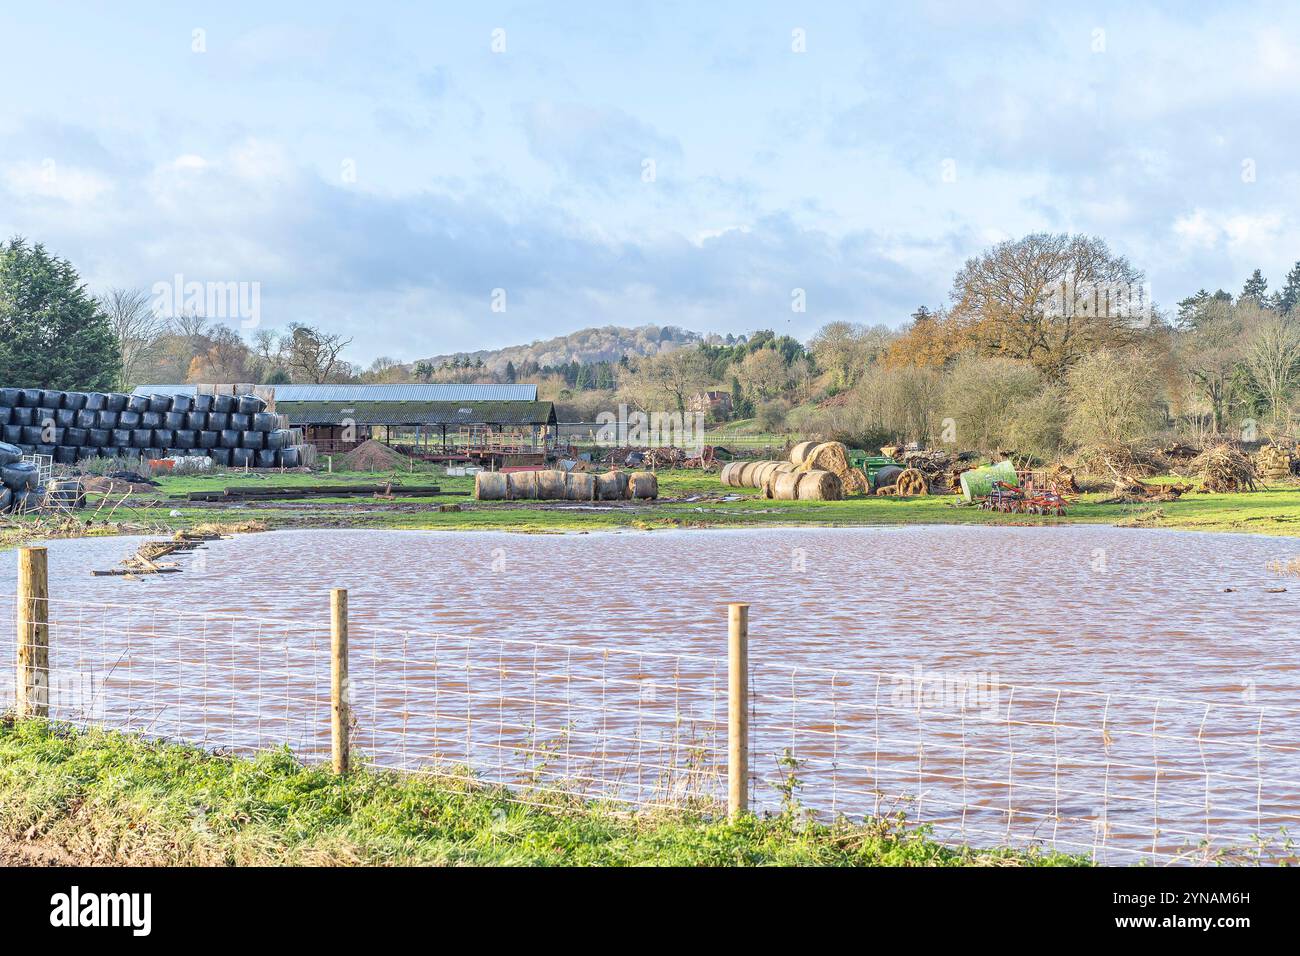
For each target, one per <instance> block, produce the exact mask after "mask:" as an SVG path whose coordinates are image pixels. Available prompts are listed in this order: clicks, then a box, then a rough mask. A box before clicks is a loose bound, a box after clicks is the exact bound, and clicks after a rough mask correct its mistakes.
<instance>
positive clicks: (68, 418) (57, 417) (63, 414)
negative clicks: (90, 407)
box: [54, 408, 77, 428]
mask: <svg viewBox="0 0 1300 956" xmlns="http://www.w3.org/2000/svg"><path fill="white" fill-rule="evenodd" d="M54 424H56V425H58V426H59V427H60V428H71V427H72V426H73V425H75V424H77V413H76V412H74V411H73V410H72V409H70V408H58V409H55V410H54Z"/></svg>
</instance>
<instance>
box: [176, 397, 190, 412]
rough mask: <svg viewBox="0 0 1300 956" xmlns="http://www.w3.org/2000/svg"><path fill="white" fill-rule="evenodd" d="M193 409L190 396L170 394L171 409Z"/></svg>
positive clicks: (187, 410) (186, 410)
mask: <svg viewBox="0 0 1300 956" xmlns="http://www.w3.org/2000/svg"><path fill="white" fill-rule="evenodd" d="M193 409H194V399H192V398H190V396H188V395H173V396H172V411H174V412H189V411H193Z"/></svg>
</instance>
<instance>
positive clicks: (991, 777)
mask: <svg viewBox="0 0 1300 956" xmlns="http://www.w3.org/2000/svg"><path fill="white" fill-rule="evenodd" d="M135 544H136V542H135V541H134V540H132V539H126V538H104V539H90V540H80V541H59V542H53V543H51V545H50V591H51V598H52V611H51V617H52V619H53V621H54V625H53V627H52V635H51V645H52V650H51V661H52V663H51V670H52V675H51V683H52V688H53V697H54V701H53V703H54V708H55V711H56V713H57V714H58V715H60V716H63V717H66V718H69V719H81V720H85V721H87V722H99V723H107V724H111V725H114V726H122V727H129V728H130V729H134V730H142V731H146V732H150V733H157V734H160V735H164V736H170V737H177V738H180V739H186V740H193V741H196V742H203V743H206V744H207V745H209V746H224V747H229V748H232V749H236V750H242V749H250V748H254V747H258V746H270V745H275V744H279V743H288V744H290V745H291V746H293V747H294V748H295V749H296V750H298V751H300V752H302V753H304V754H305V755H306V756H309V757H318V756H320V755H321V754H322V753H324V752H325V750H326V749H327V748H328V710H329V661H328V656H327V650H328V637H329V634H328V590H329V588H331V587H347V588H348V589H349V591H350V603H351V620H352V643H353V653H352V675H353V697H354V701H355V703H356V712H357V713H356V718H357V726H356V728H355V733H354V736H355V740H356V746H357V748H358V749H359V751H360V752H361V753H362V754H364V756H365V757H366V758H367V759H369V760H372V761H373V762H375V763H378V764H382V765H385V766H396V767H404V768H408V769H416V768H421V767H428V766H431V765H434V764H441V765H450V764H468V765H470V766H472V767H473V768H474V769H475V770H476V771H477V772H478V773H480V774H481V775H482V776H483V777H484V778H485V779H489V780H494V781H499V782H503V783H510V784H511V785H514V786H522V787H534V788H537V789H538V790H550V791H559V792H564V793H581V794H593V795H600V796H607V797H614V798H620V799H629V800H634V801H637V802H640V803H659V802H665V803H669V802H671V803H682V802H686V801H689V800H692V799H695V798H716V797H718V795H719V794H721V793H722V792H723V779H722V778H723V776H724V774H725V750H726V736H725V729H726V727H725V722H726V667H725V655H726V630H727V628H726V604H727V603H728V602H730V601H745V602H748V603H750V604H751V605H752V611H751V625H750V641H751V643H750V658H751V670H752V675H751V686H752V690H753V698H752V701H751V722H750V723H751V737H752V740H751V750H752V753H753V760H752V764H751V766H752V772H753V776H754V780H753V782H752V791H753V797H752V799H753V802H754V804H755V805H756V806H759V807H763V808H775V807H778V806H779V805H781V804H782V802H786V801H793V802H797V803H798V804H800V805H802V806H805V807H809V808H811V809H815V810H818V811H822V812H827V813H847V814H849V815H851V816H861V815H863V814H870V813H876V814H878V813H903V814H905V815H906V816H907V818H908V819H909V820H911V821H913V822H918V821H919V822H925V823H930V824H933V825H935V827H936V832H937V833H938V834H939V835H941V836H944V837H951V838H953V839H965V840H968V841H969V842H972V843H977V844H995V843H1003V842H1009V843H1024V842H1028V841H1035V840H1036V841H1041V842H1044V843H1049V844H1053V845H1056V846H1059V847H1060V848H1061V849H1063V850H1070V851H1075V852H1085V853H1095V854H1096V855H1097V856H1098V858H1099V859H1107V860H1109V861H1111V862H1132V861H1135V860H1137V859H1140V858H1142V857H1143V856H1151V857H1155V858H1158V859H1168V858H1171V857H1177V856H1178V855H1179V854H1183V853H1186V852H1187V851H1188V850H1189V849H1193V848H1196V847H1197V846H1198V845H1200V844H1202V843H1208V845H1209V846H1210V847H1211V848H1229V847H1238V846H1243V845H1245V844H1247V843H1248V842H1249V838H1250V836H1251V834H1256V833H1258V834H1261V835H1263V836H1266V837H1267V836H1272V835H1275V834H1276V833H1277V831H1278V830H1279V828H1281V827H1283V826H1288V825H1289V826H1294V825H1295V823H1296V821H1297V820H1300V707H1297V703H1298V702H1300V654H1298V653H1297V650H1298V648H1297V644H1298V643H1300V641H1298V639H1297V636H1296V630H1295V626H1294V623H1293V622H1294V621H1295V617H1296V611H1297V608H1298V600H1300V579H1294V578H1292V579H1287V578H1284V577H1281V576H1279V575H1278V573H1276V571H1275V570H1270V567H1271V566H1273V567H1276V565H1278V564H1279V563H1280V564H1285V562H1287V561H1288V560H1290V559H1292V558H1294V557H1296V556H1297V555H1300V542H1292V541H1288V540H1285V539H1267V538H1257V537H1247V536H1243V535H1212V534H1196V533H1189V532H1160V531H1150V530H1126V529H1115V528H1102V527H1097V528H1092V527H1061V528H996V529H994V528H959V527H906V528H889V529H810V530H790V529H763V530H735V531H691V532H679V533H678V532H663V533H654V534H641V533H628V534H614V533H603V534H590V535H528V536H525V535H511V534H504V533H468V532H459V533H442V534H440V533H425V532H384V531H303V532H278V533H274V534H264V535H247V536H242V537H238V538H235V539H231V540H228V541H221V542H215V543H213V544H212V545H211V546H210V547H209V548H207V549H206V550H204V551H200V552H197V553H195V554H194V555H192V556H189V557H182V558H179V559H178V564H180V566H181V567H183V568H184V569H185V570H184V571H183V572H182V573H179V574H171V575H161V576H157V577H152V578H146V579H143V580H140V581H127V580H122V579H120V578H93V577H91V575H90V573H89V572H90V570H91V569H93V568H100V569H103V568H108V567H111V566H112V565H114V564H116V563H117V562H118V561H119V560H121V559H122V558H124V557H125V556H126V555H127V554H128V553H130V552H131V551H132V550H133V549H134V547H135ZM1291 582H1294V583H1295V587H1294V588H1293V589H1292V590H1287V591H1278V590H1277V589H1279V588H1285V587H1287V586H1288V584H1289V583H1291ZM0 584H2V585H3V587H4V588H5V591H6V593H8V594H12V593H13V587H14V560H13V558H12V556H10V557H9V558H7V559H6V560H5V561H3V562H2V566H0ZM10 633H12V630H11V631H10ZM4 653H5V654H6V655H8V656H7V657H5V658H3V660H4V665H5V666H4V669H3V677H0V681H7V682H8V683H0V699H4V698H9V697H11V696H12V680H13V678H12V648H11V647H6V648H5V651H4Z"/></svg>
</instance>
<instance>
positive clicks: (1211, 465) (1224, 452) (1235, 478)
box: [1189, 445, 1256, 492]
mask: <svg viewBox="0 0 1300 956" xmlns="http://www.w3.org/2000/svg"><path fill="white" fill-rule="evenodd" d="M1189 467H1190V468H1191V469H1192V471H1193V472H1194V473H1195V474H1196V475H1197V476H1198V477H1199V478H1200V479H1201V487H1202V489H1204V490H1205V491H1211V492H1238V491H1254V490H1255V478H1256V474H1255V466H1254V465H1253V464H1251V461H1250V459H1249V458H1247V457H1246V456H1245V454H1243V453H1242V452H1241V451H1239V450H1238V449H1236V448H1233V447H1232V446H1231V445H1216V446H1214V447H1213V448H1207V449H1206V450H1205V451H1203V452H1201V453H1200V454H1199V455H1197V456H1196V457H1195V458H1193V459H1192V461H1191V462H1190V463H1189Z"/></svg>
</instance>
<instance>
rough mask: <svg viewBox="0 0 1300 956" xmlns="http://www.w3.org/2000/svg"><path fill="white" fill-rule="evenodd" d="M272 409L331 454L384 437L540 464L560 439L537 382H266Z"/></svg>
mask: <svg viewBox="0 0 1300 956" xmlns="http://www.w3.org/2000/svg"><path fill="white" fill-rule="evenodd" d="M232 388H233V389H235V390H237V391H248V390H252V388H253V387H252V386H230V385H141V386H139V387H137V388H136V392H137V393H144V394H151V393H153V392H173V391H174V392H176V393H178V394H185V393H191V394H192V393H194V392H196V391H207V390H216V391H227V390H230V389H232ZM256 392H257V394H258V395H260V396H261V397H263V398H265V399H266V400H267V402H268V404H269V406H270V409H271V410H273V411H275V412H276V413H277V414H280V415H283V416H285V417H286V418H287V419H288V420H289V425H290V426H292V427H294V428H301V429H302V430H303V432H304V438H305V440H306V441H307V442H308V443H309V444H312V445H315V446H316V448H317V450H318V451H319V452H321V453H323V454H334V453H338V452H346V451H350V450H351V449H353V448H355V447H356V446H357V445H359V444H361V443H362V442H364V441H366V440H367V439H371V438H373V439H376V440H378V441H382V442H385V443H386V444H389V445H393V446H394V447H397V448H399V449H400V450H402V451H404V452H406V453H409V454H415V455H418V456H419V457H422V458H429V459H432V460H439V461H482V462H484V463H487V464H495V465H497V466H501V465H511V464H529V463H534V462H536V463H540V462H541V461H542V460H543V459H544V458H545V455H546V452H547V451H548V449H550V448H552V447H553V446H554V443H555V435H556V419H555V406H554V405H553V404H552V403H551V402H540V401H538V400H537V386H536V385H445V384H437V385H433V384H409V385H261V386H257V388H256Z"/></svg>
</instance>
